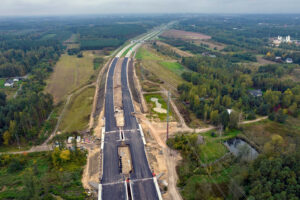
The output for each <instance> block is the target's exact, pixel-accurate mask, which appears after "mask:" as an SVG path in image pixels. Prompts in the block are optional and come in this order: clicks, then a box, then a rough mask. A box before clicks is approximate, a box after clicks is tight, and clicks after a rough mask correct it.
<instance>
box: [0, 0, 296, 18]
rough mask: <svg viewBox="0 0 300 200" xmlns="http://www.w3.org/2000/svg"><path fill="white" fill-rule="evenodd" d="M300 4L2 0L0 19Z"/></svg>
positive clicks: (266, 0) (272, 0) (255, 9)
mask: <svg viewBox="0 0 300 200" xmlns="http://www.w3.org/2000/svg"><path fill="white" fill-rule="evenodd" d="M299 7H300V1H299V0H285V1H282V0H1V7H0V15H76V14H109V13H299V12H300V9H299Z"/></svg>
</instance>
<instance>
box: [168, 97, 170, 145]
mask: <svg viewBox="0 0 300 200" xmlns="http://www.w3.org/2000/svg"><path fill="white" fill-rule="evenodd" d="M169 112H170V91H168V110H167V140H168V139H169V120H170V119H169V118H170V116H169Z"/></svg>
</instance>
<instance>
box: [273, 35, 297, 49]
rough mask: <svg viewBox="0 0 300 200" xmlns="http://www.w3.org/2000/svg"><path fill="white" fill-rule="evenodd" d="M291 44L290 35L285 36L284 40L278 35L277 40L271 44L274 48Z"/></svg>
mask: <svg viewBox="0 0 300 200" xmlns="http://www.w3.org/2000/svg"><path fill="white" fill-rule="evenodd" d="M291 42H293V41H292V40H291V36H290V35H288V36H286V37H285V38H283V37H282V36H280V35H278V37H277V39H274V40H273V44H274V45H275V46H279V45H280V44H281V43H291Z"/></svg>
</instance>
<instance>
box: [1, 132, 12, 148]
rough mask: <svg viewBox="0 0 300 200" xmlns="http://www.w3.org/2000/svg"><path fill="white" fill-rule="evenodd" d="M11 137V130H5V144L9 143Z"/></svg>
mask: <svg viewBox="0 0 300 200" xmlns="http://www.w3.org/2000/svg"><path fill="white" fill-rule="evenodd" d="M10 139H11V134H10V132H9V131H5V132H4V134H3V144H5V145H8V144H9V142H10Z"/></svg>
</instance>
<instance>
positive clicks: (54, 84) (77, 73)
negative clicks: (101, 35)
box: [46, 52, 95, 103]
mask: <svg viewBox="0 0 300 200" xmlns="http://www.w3.org/2000/svg"><path fill="white" fill-rule="evenodd" d="M94 57H95V55H94V54H93V53H92V52H83V57H82V58H78V57H76V56H70V55H67V54H63V55H62V56H61V58H60V59H59V61H58V62H57V64H56V66H55V68H54V72H53V73H52V75H51V76H50V78H49V79H48V80H47V87H46V92H49V93H50V94H52V95H53V98H54V103H58V102H60V101H62V100H63V99H64V98H65V97H66V96H67V95H68V93H70V92H72V91H74V90H76V89H78V88H80V87H81V86H83V85H85V84H88V83H89V81H90V78H91V76H92V75H94V73H95V71H94V63H93V61H94Z"/></svg>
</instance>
